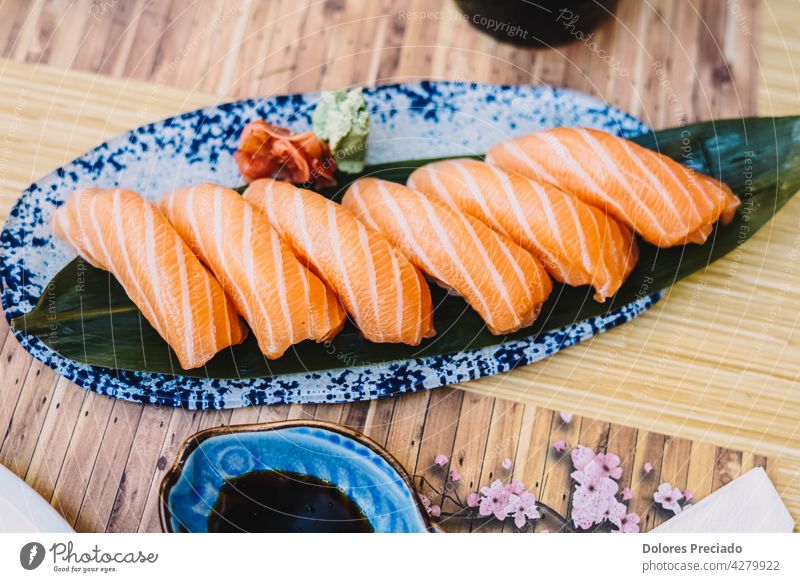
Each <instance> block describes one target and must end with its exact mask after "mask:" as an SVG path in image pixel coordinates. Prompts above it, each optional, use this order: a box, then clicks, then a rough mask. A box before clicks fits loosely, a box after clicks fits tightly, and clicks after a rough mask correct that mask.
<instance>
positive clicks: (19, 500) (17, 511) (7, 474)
mask: <svg viewBox="0 0 800 582" xmlns="http://www.w3.org/2000/svg"><path fill="white" fill-rule="evenodd" d="M39 532H41V533H73V530H72V528H71V527H70V526H69V524H68V523H67V522H66V521H64V518H63V517H61V516H60V515H59V514H58V512H57V511H56V510H55V509H54V508H53V506H52V505H50V504H49V503H47V501H45V500H44V499H43V498H42V497H40V496H39V494H38V493H36V491H34V490H33V489H31V488H30V487H29V486H28V484H27V483H25V481H23V480H22V479H20V478H19V477H17V476H16V475H14V473H12V472H11V471H9V470H8V469H6V468H5V467H4V466H3V465H0V533H39Z"/></svg>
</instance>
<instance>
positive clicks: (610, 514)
mask: <svg viewBox="0 0 800 582" xmlns="http://www.w3.org/2000/svg"><path fill="white" fill-rule="evenodd" d="M627 513H628V508H627V507H625V506H624V505H623V504H622V503H620V502H619V501H611V502H610V503H609V505H608V507H607V508H606V510H605V511H604V512H603V517H604V518H605V519H606V520H608V521H609V522H611V523H613V524H614V525H615V526H617V527H622V523H621V521H622V517H623V516H624V515H625V514H627Z"/></svg>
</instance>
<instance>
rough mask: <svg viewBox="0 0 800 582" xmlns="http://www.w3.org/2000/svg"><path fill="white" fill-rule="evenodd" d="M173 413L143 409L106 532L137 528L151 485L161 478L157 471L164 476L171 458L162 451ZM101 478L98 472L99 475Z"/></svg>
mask: <svg viewBox="0 0 800 582" xmlns="http://www.w3.org/2000/svg"><path fill="white" fill-rule="evenodd" d="M172 412H173V411H172V410H171V409H168V408H161V407H156V406H147V407H145V408H144V410H143V411H142V418H141V419H140V421H139V425H138V426H137V428H136V431H135V432H134V433H133V435H134V436H133V446H132V447H131V449H130V451H129V453H128V458H127V460H126V462H125V467H124V469H123V471H122V474H121V475H120V479H119V484H118V488H117V491H116V494H115V497H114V502H113V505H112V507H111V511H110V513H109V516H108V521H107V523H106V526H105V529H106V530H107V531H111V532H133V531H139V526H140V523H141V520H142V516H143V514H144V511H145V505H146V503H147V497H148V495H149V494H150V491H151V488H152V487H151V486H152V484H153V483H155V482H158V481H160V476H157V475H156V470H159V471H162V473H161V476H163V471H165V470H167V469H169V466H170V465H171V464H172V461H173V459H172V458H167V457H166V456H165V455H164V454H162V450H163V446H164V442H165V439H166V437H167V434H168V431H169V423H170V420H171V418H172ZM101 477H102V475H101V474H100V473H99V472H98V478H101ZM159 530H160V528H159Z"/></svg>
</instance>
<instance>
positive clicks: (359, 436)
mask: <svg viewBox="0 0 800 582" xmlns="http://www.w3.org/2000/svg"><path fill="white" fill-rule="evenodd" d="M297 428H301V429H303V428H305V429H312V430H321V431H326V432H331V433H336V434H338V435H340V436H343V437H344V438H346V439H349V440H352V441H354V442H356V443H357V444H359V445H361V446H363V447H365V448H366V449H368V450H369V451H370V452H371V453H372V454H373V455H375V457H377V458H380V459H382V460H383V461H384V462H385V463H386V465H387V466H388V468H389V469H391V470H392V471H394V472H395V473H396V474H397V476H398V477H399V478H400V481H402V483H403V487H404V488H405V489H406V491H407V492H408V494H409V495H410V496H411V498H412V499H413V500H414V502H415V504H416V509H417V514H418V517H419V518H420V520H421V522H422V523H423V524H424V526H425V527H426V528H427V530H428V531H437V527H436V526H435V525H434V524H433V522H432V521H431V520H430V516H428V513H427V511H426V510H425V508H424V506H423V505H422V502H421V500H420V498H419V495H417V490H416V488H415V487H414V483H413V481H412V480H411V476H410V475H409V474H408V471H406V469H405V467H403V465H402V464H401V463H400V461H398V460H397V459H396V458H395V457H394V456H393V455H392V454H391V453H390V452H389V451H387V450H386V449H385V448H384V447H383V446H381V445H380V444H379V443H377V442H376V441H374V440H372V439H371V438H370V437H368V436H367V435H365V434H363V433H361V432H359V431H357V430H354V429H351V428H348V427H346V426H342V425H339V424H335V423H332V422H327V421H324V420H282V421H277V422H269V423H258V424H241V425H229V426H217V427H212V428H207V429H205V430H202V431H200V432H197V433H195V434H193V435H191V436H189V437H188V438H187V439H186V440H185V441H183V443H182V444H181V447H180V449H179V450H178V454H177V456H176V457H175V461H174V462H173V464H172V466H171V467H170V468H169V470H168V471H167V472H166V473H165V474H164V477H163V478H162V479H161V483H160V485H159V489H158V496H159V498H158V517H159V521H160V523H161V530H162V531H164V532H167V533H176V532H175V530H174V528H173V527H172V517H173V516H172V512H171V511H170V503H169V496H170V492H171V490H172V488H173V487H174V486H175V485H176V484H177V483H178V481H179V480H180V478H181V476H182V474H183V469H184V467H185V466H186V463H187V461H188V460H189V458H190V457H191V456H192V454H194V453H195V451H197V449H199V448H200V446H201V445H202V444H203V443H204V442H206V441H208V440H211V439H214V438H216V437H221V436H230V435H235V434H246V433H260V432H270V431H281V430H285V429H297ZM243 446H244V445H243ZM334 485H336V484H335V483H334ZM362 509H363V508H362Z"/></svg>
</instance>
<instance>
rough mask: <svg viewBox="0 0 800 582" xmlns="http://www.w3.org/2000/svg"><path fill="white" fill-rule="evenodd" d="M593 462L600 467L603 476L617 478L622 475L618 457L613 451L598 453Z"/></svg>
mask: <svg viewBox="0 0 800 582" xmlns="http://www.w3.org/2000/svg"><path fill="white" fill-rule="evenodd" d="M594 462H595V463H596V464H597V465H598V466H599V467H600V469H601V471H602V473H603V477H611V478H612V479H619V478H620V477H622V467H620V459H619V457H618V456H617V455H615V454H614V453H606V454H603V453H598V455H597V456H596V457H595V458H594Z"/></svg>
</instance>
